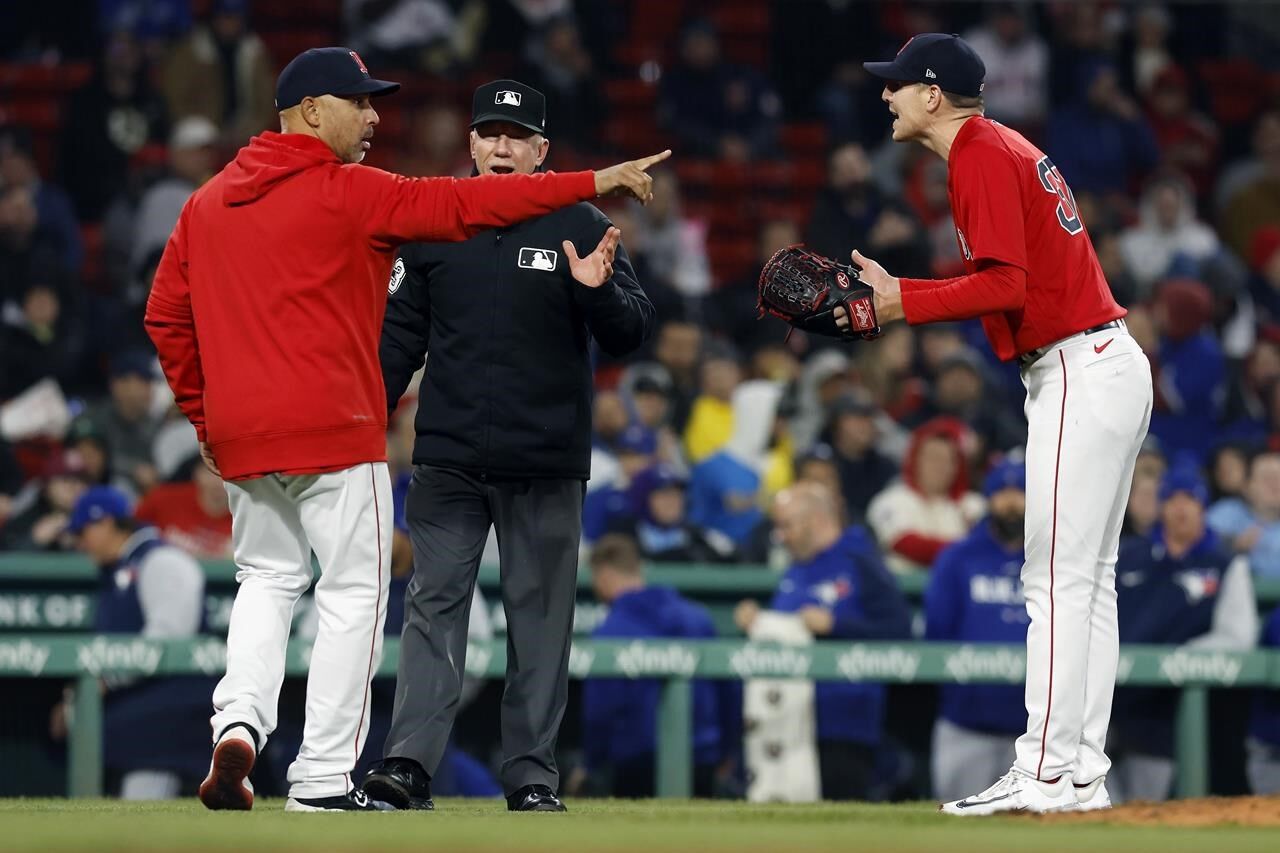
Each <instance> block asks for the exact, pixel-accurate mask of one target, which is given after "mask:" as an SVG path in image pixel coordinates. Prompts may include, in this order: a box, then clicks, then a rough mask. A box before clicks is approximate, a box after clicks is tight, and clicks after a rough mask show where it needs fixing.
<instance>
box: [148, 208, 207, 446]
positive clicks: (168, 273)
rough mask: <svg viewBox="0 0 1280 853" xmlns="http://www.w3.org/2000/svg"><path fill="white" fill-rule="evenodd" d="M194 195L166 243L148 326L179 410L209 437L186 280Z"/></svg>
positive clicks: (203, 438) (198, 434)
mask: <svg viewBox="0 0 1280 853" xmlns="http://www.w3.org/2000/svg"><path fill="white" fill-rule="evenodd" d="M194 198H195V197H194V196H192V199H194ZM192 199H188V200H187V203H186V205H185V206H184V207H183V208H182V214H181V215H180V216H179V217H178V224H177V226H176V227H175V228H174V229H173V234H171V235H170V236H169V242H168V243H166V244H165V247H164V254H163V255H162V256H161V257H160V266H159V267H158V268H157V269H156V277H155V280H154V282H153V283H152V285H151V295H150V296H148V297H147V311H146V314H145V315H144V318H143V324H144V325H145V326H146V329H147V334H148V335H149V336H150V337H151V342H152V343H154V344H155V347H156V352H157V354H159V356H160V366H161V367H162V368H163V369H164V375H165V378H166V379H167V380H168V381H169V387H170V388H172V389H173V396H174V399H175V400H176V402H177V404H178V408H180V409H181V410H182V413H183V414H184V415H186V416H187V420H189V421H191V425H192V426H194V427H195V428H196V437H197V438H198V439H199V440H200V441H207V440H208V436H207V434H206V432H205V425H204V370H203V368H202V366H201V363H200V346H199V342H198V341H197V340H196V325H195V319H194V317H193V316H192V313H191V288H190V284H189V281H188V278H187V215H188V212H189V211H190V209H191V202H192Z"/></svg>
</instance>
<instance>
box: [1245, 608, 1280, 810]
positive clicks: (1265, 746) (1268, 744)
mask: <svg viewBox="0 0 1280 853" xmlns="http://www.w3.org/2000/svg"><path fill="white" fill-rule="evenodd" d="M1259 645H1262V646H1265V647H1266V648H1268V649H1270V650H1272V651H1275V650H1280V607H1277V608H1276V609H1275V611H1274V612H1273V613H1272V614H1271V618H1270V619H1268V620H1267V624H1266V626H1265V627H1264V628H1263V629H1262V639H1261V640H1260V641H1259ZM1246 747H1247V749H1248V753H1249V759H1248V764H1247V769H1248V773H1249V787H1250V788H1252V789H1253V792H1254V793H1255V794H1280V690H1260V691H1258V695H1257V696H1256V697H1255V698H1254V700H1253V716H1252V718H1251V719H1250V721H1249V740H1248V743H1247V744H1246Z"/></svg>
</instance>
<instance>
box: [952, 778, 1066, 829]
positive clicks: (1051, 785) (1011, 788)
mask: <svg viewBox="0 0 1280 853" xmlns="http://www.w3.org/2000/svg"><path fill="white" fill-rule="evenodd" d="M1075 808H1076V791H1075V788H1074V787H1072V785H1071V775H1070V774H1068V773H1063V774H1062V775H1061V776H1059V777H1058V778H1057V779H1056V780H1054V781H1053V782H1040V781H1037V780H1036V779H1032V778H1031V777H1030V776H1028V775H1027V774H1025V773H1023V772H1021V771H1020V770H1017V769H1014V770H1010V771H1009V772H1008V773H1006V774H1004V775H1003V776H1001V777H1000V781H998V782H996V783H995V784H994V785H992V786H991V787H990V788H988V789H987V790H985V791H983V792H982V793H981V794H974V795H973V796H972V797H965V798H964V799H963V800H955V801H953V802H950V803H943V804H942V805H940V806H938V811H940V812H942V813H943V814H952V815H962V816H965V817H980V816H982V815H993V814H1005V813H1008V812H1035V813H1037V814H1040V813H1043V812H1060V811H1069V810H1074V809H1075Z"/></svg>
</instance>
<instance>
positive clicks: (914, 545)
mask: <svg viewBox="0 0 1280 853" xmlns="http://www.w3.org/2000/svg"><path fill="white" fill-rule="evenodd" d="M969 433H970V430H969V427H968V426H967V425H966V424H965V423H964V421H961V420H959V419H957V418H952V417H947V416H940V417H936V418H933V419H932V420H930V421H926V422H925V423H923V424H921V425H920V426H919V427H917V428H916V429H915V431H914V432H912V433H911V443H910V444H908V445H907V458H906V459H905V460H904V461H903V464H902V481H903V482H904V483H906V484H907V486H908V487H909V488H910V489H911V490H912V491H914V492H919V493H920V494H924V492H922V491H921V490H920V485H919V483H917V482H916V467H917V466H916V459H917V458H918V457H919V456H920V446H921V445H922V444H924V443H925V441H927V440H928V439H931V438H944V439H946V440H947V441H949V442H951V444H952V445H953V446H954V447H955V449H956V458H957V462H958V463H959V464H958V465H957V467H956V474H955V477H954V478H953V479H952V480H951V486H950V487H949V489H948V490H947V494H948V496H949V497H950V498H951V500H953V501H958V500H960V499H961V498H962V497H964V494H965V492H967V491H969V474H968V471H967V470H966V466H965V452H964V444H965V439H966V436H967V435H968V434H969ZM950 544H951V541H950V540H948V539H941V538H939V537H936V536H929V535H928V534H925V533H917V532H913V531H908V532H906V533H904V534H902V535H901V536H899V537H898V538H897V539H895V540H894V541H893V542H891V543H890V546H889V547H891V548H892V549H893V550H894V551H897V552H898V553H899V554H901V555H902V556H904V557H906V558H907V559H908V560H911V561H913V562H916V563H920V564H922V565H925V566H932V565H933V561H934V560H936V559H938V554H940V553H942V549H943V548H945V547H947V546H948V545H950Z"/></svg>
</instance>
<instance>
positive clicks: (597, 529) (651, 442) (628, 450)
mask: <svg viewBox="0 0 1280 853" xmlns="http://www.w3.org/2000/svg"><path fill="white" fill-rule="evenodd" d="M614 452H615V454H616V456H617V459H618V474H617V476H616V477H615V478H614V481H613V482H611V483H609V484H608V485H605V486H601V487H600V488H598V489H593V490H592V491H590V492H588V493H587V496H586V498H585V499H584V500H583V502H582V539H583V541H584V542H588V543H590V542H594V541H595V540H597V539H599V538H600V537H601V536H603V535H604V534H605V533H606V532H607V531H608V530H609V529H610V528H612V527H614V526H615V525H617V524H618V523H619V522H620V521H621V520H622V519H624V518H627V517H629V516H630V515H631V511H632V504H631V497H630V490H631V487H632V485H633V482H634V480H635V478H636V476H637V475H639V474H640V473H641V472H642V471H644V470H645V469H646V468H648V467H649V466H650V465H652V464H653V462H654V458H655V455H656V454H657V452H658V434H657V433H656V432H654V431H653V430H651V429H649V428H648V427H646V426H643V425H642V424H636V423H633V424H631V425H629V426H628V427H627V428H626V429H624V430H623V431H622V433H621V434H620V435H619V436H618V439H617V441H615V442H614Z"/></svg>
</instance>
